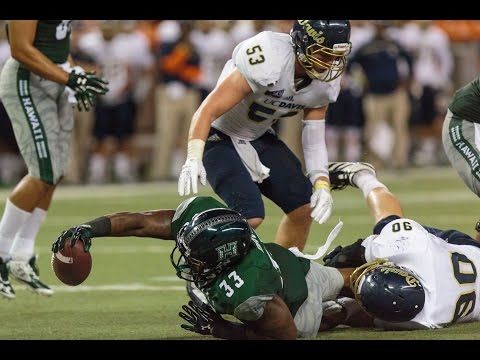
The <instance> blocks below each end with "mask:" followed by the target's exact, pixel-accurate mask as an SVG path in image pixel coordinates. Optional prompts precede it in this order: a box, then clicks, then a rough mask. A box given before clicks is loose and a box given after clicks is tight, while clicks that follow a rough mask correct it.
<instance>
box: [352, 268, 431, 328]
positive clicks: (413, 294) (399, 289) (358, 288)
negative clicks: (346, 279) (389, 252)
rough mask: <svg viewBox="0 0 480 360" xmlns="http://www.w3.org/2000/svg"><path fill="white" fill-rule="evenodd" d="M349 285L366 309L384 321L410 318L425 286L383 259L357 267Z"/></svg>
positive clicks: (420, 303) (420, 304)
mask: <svg viewBox="0 0 480 360" xmlns="http://www.w3.org/2000/svg"><path fill="white" fill-rule="evenodd" d="M350 285H351V289H352V291H353V293H354V294H355V298H356V299H357V300H358V302H359V303H360V305H361V306H362V307H363V308H364V309H365V311H366V312H367V313H369V314H370V315H372V316H373V317H375V318H378V319H380V320H384V321H388V322H403V321H409V320H412V319H413V318H414V317H415V316H416V315H417V314H418V313H419V312H420V311H422V309H423V306H424V303H425V290H424V288H423V286H422V284H421V282H420V280H419V279H418V277H417V276H416V275H415V274H414V273H413V272H412V271H410V270H408V269H406V268H404V267H401V266H397V265H395V264H393V263H391V262H387V261H386V260H385V259H378V260H375V261H373V262H369V263H367V264H364V265H362V266H361V267H359V268H357V269H356V270H355V271H354V272H353V273H352V275H351V277H350Z"/></svg>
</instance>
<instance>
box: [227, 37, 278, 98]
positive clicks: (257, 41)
mask: <svg viewBox="0 0 480 360" xmlns="http://www.w3.org/2000/svg"><path fill="white" fill-rule="evenodd" d="M232 60H233V63H234V65H235V66H236V67H237V69H238V70H239V71H240V73H241V74H242V75H243V76H244V77H245V79H246V80H247V82H248V84H249V85H250V87H251V88H252V91H253V92H254V93H257V92H262V91H264V90H265V88H267V87H268V86H272V85H274V84H275V83H276V82H277V81H278V80H279V79H280V75H281V73H282V62H281V56H279V54H277V50H276V48H275V46H274V45H273V44H272V39H271V35H270V32H269V31H263V32H261V33H259V34H258V35H256V36H254V37H251V38H249V39H247V40H244V41H243V42H241V43H240V44H238V45H237V47H236V48H235V49H234V50H233V55H232Z"/></svg>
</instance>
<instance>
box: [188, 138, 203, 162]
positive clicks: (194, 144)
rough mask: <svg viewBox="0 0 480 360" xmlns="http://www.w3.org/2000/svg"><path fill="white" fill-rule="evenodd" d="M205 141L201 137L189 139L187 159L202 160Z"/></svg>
mask: <svg viewBox="0 0 480 360" xmlns="http://www.w3.org/2000/svg"><path fill="white" fill-rule="evenodd" d="M204 148H205V141H203V140H200V139H192V140H189V141H188V148H187V159H190V158H195V159H199V160H201V159H202V158H203V149H204Z"/></svg>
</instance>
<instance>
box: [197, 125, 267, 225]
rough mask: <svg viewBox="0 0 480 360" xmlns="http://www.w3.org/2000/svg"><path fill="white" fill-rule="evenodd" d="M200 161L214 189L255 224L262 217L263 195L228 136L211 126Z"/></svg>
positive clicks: (263, 211)
mask: <svg viewBox="0 0 480 360" xmlns="http://www.w3.org/2000/svg"><path fill="white" fill-rule="evenodd" d="M203 165H204V166H205V170H206V172H207V179H208V182H209V183H210V185H211V186H212V188H213V190H214V191H215V193H217V195H218V196H220V198H221V199H222V200H223V201H224V202H225V203H226V204H227V205H228V207H229V208H231V209H233V210H235V211H238V212H239V213H240V214H242V215H243V216H245V218H247V220H248V222H249V224H250V226H252V227H253V228H257V227H258V226H259V225H260V224H261V223H262V221H263V219H264V218H265V208H264V205H263V201H262V195H261V193H260V190H259V189H258V186H257V184H256V183H254V182H253V181H252V178H251V176H250V174H249V173H248V171H247V169H246V168H245V166H244V165H243V163H242V160H241V159H240V157H239V155H238V153H237V151H236V150H235V148H234V147H233V143H232V141H231V140H230V137H229V136H227V135H225V134H223V133H221V132H220V131H218V130H215V129H213V128H212V130H211V131H210V134H209V137H208V140H207V142H206V144H205V152H204V155H203Z"/></svg>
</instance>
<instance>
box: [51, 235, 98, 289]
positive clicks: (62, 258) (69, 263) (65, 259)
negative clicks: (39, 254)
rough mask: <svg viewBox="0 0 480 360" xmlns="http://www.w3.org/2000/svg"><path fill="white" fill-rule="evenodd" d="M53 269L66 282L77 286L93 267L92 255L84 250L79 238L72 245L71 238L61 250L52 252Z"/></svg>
mask: <svg viewBox="0 0 480 360" xmlns="http://www.w3.org/2000/svg"><path fill="white" fill-rule="evenodd" d="M51 263H52V269H53V271H54V272H55V275H56V276H57V278H58V279H59V280H60V281H61V282H63V283H64V284H67V285H71V286H76V285H79V284H81V283H82V282H84V281H85V279H86V278H87V277H88V275H89V274H90V270H91V269H92V255H91V254H90V252H84V251H83V242H82V241H81V240H77V241H76V242H75V245H74V246H73V247H72V246H71V245H70V239H67V240H66V241H65V246H64V247H63V249H62V250H60V251H59V252H56V253H54V254H52V261H51Z"/></svg>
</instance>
